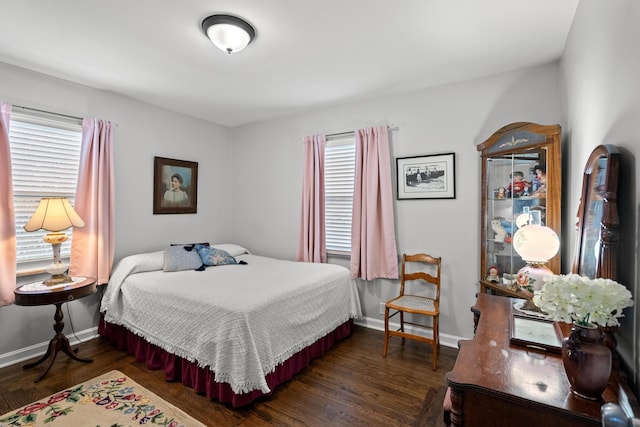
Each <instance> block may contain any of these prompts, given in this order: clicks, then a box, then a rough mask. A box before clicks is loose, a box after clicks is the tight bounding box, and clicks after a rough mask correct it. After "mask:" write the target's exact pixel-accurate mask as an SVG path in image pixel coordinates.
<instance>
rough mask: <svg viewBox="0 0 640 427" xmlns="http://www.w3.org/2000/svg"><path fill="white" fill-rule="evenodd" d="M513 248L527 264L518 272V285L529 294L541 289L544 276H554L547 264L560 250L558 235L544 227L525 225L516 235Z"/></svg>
mask: <svg viewBox="0 0 640 427" xmlns="http://www.w3.org/2000/svg"><path fill="white" fill-rule="evenodd" d="M513 248H514V249H515V251H516V252H517V253H518V255H520V257H521V258H522V259H523V260H524V261H526V263H527V265H525V266H524V267H522V268H521V269H520V271H518V278H517V281H518V284H519V285H520V286H522V287H524V288H525V289H526V290H528V291H529V292H533V291H534V290H539V289H541V288H542V285H543V284H544V283H543V281H542V279H543V278H544V276H546V275H550V274H553V273H552V271H551V270H549V268H548V267H547V266H546V265H545V263H546V262H547V261H549V260H550V259H551V258H553V257H554V256H555V255H556V254H557V253H558V250H559V249H560V239H559V238H558V235H557V234H556V233H555V231H553V230H552V229H551V228H549V227H546V226H543V225H535V224H529V225H525V226H523V227H521V228H519V229H518V231H516V233H515V234H514V236H513Z"/></svg>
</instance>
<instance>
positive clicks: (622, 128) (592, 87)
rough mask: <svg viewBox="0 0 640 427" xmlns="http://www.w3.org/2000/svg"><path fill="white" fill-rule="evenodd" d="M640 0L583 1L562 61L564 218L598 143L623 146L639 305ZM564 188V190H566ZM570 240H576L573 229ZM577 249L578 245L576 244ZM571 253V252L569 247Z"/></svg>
mask: <svg viewBox="0 0 640 427" xmlns="http://www.w3.org/2000/svg"><path fill="white" fill-rule="evenodd" d="M638 20H640V2H638V1H637V0H614V1H607V2H602V1H598V0H581V1H580V4H579V6H578V10H577V13H576V17H575V19H574V23H573V27H572V29H571V32H570V36H569V39H568V41H567V45H566V48H565V54H564V57H563V60H562V68H561V69H562V73H561V74H562V80H563V82H564V83H563V84H564V85H565V86H566V101H565V102H566V105H567V125H568V126H567V129H568V132H569V133H570V135H571V144H570V146H569V153H570V158H569V168H568V170H569V172H570V173H569V174H567V175H565V176H566V178H565V179H567V181H568V187H567V191H568V193H569V194H571V195H573V196H574V197H572V198H571V199H570V204H569V206H568V209H567V210H566V211H565V216H564V218H563V222H564V223H565V224H572V225H573V224H575V213H576V212H577V210H578V197H579V194H580V191H581V186H582V182H581V181H580V180H581V176H582V170H583V168H584V165H585V163H586V161H587V158H588V157H589V154H590V153H591V151H592V150H593V149H594V148H595V147H596V146H598V145H599V144H613V145H616V146H618V148H620V149H621V151H622V162H621V164H622V171H621V179H620V183H619V188H618V189H619V195H618V209H619V214H620V233H619V236H620V245H619V252H620V255H621V256H620V257H619V259H618V281H619V282H621V283H623V284H625V285H626V286H627V287H629V288H630V289H631V290H632V293H633V294H634V300H635V301H636V305H637V304H638V298H639V295H640V285H639V284H638V277H639V268H640V264H639V263H638V258H639V256H640V254H639V252H638V244H639V241H638V230H639V227H638V219H639V217H638V200H640V198H639V196H638V188H640V186H639V183H640V182H639V177H638V172H637V171H638V156H639V155H640V133H639V132H638V124H639V123H640V79H639V76H640V54H639V53H638V52H639V51H638V49H639V47H640V26H638ZM565 194H566V193H565ZM570 231H571V239H572V240H571V241H575V238H576V236H575V234H576V233H575V230H574V229H570ZM572 249H573V248H572ZM571 257H573V252H572V253H571ZM634 313H635V310H628V311H627V317H625V318H623V319H622V327H621V330H620V333H619V334H618V350H619V352H620V353H621V356H622V358H623V360H624V361H625V362H626V363H627V364H629V365H630V366H631V367H632V369H633V371H634V372H635V375H634V376H635V378H634V381H638V377H637V372H638V366H639V365H640V360H639V358H640V355H639V353H638V345H639V344H638V331H639V330H640V329H639V327H640V326H639V325H640V323H639V322H640V316H634Z"/></svg>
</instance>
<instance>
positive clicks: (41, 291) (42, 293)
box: [14, 277, 96, 382]
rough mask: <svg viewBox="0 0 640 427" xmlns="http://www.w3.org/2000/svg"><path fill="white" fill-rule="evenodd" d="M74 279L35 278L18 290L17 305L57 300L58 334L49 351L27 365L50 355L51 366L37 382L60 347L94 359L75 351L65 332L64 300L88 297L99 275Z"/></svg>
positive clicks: (15, 292) (54, 326) (56, 329)
mask: <svg viewBox="0 0 640 427" xmlns="http://www.w3.org/2000/svg"><path fill="white" fill-rule="evenodd" d="M72 279H73V282H70V283H64V284H60V285H54V286H47V285H45V284H43V283H42V282H33V283H27V284H26V285H22V286H20V287H19V288H17V289H16V290H15V291H14V294H15V297H16V300H15V303H16V305H24V306H33V305H49V304H54V305H55V306H56V313H55V315H54V317H53V319H54V320H55V324H54V325H53V330H54V331H55V332H56V334H55V335H54V337H53V338H52V339H51V341H49V347H48V348H47V352H46V353H45V354H44V355H43V356H42V357H41V358H40V359H38V360H37V361H36V362H33V363H29V364H27V365H24V367H23V368H24V369H30V368H33V367H34V366H36V365H39V364H40V363H42V362H44V361H45V360H47V359H49V364H48V365H47V369H45V371H44V372H43V373H42V374H40V375H39V376H38V378H36V380H35V382H38V381H40V380H41V379H42V378H43V377H44V376H45V375H46V374H47V372H49V369H51V366H52V365H53V362H54V361H55V360H56V356H57V354H58V352H59V351H62V352H63V353H65V354H66V355H67V356H69V357H70V358H72V359H73V360H77V361H78V362H84V363H91V362H93V360H91V359H83V358H80V357H78V356H76V355H75V352H76V351H77V349H76V350H75V351H74V350H72V349H71V345H70V344H69V340H68V339H67V337H66V336H65V335H64V334H63V333H62V329H64V322H63V321H62V319H63V317H64V316H63V314H62V304H64V303H65V302H67V301H73V300H74V299H78V298H82V297H86V296H87V295H91V294H93V293H95V291H96V279H95V278H93V277H73V278H72Z"/></svg>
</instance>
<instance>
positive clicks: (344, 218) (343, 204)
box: [324, 134, 356, 254]
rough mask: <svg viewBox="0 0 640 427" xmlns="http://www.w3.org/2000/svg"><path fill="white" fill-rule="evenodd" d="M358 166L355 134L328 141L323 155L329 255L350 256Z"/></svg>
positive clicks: (328, 139)
mask: <svg viewBox="0 0 640 427" xmlns="http://www.w3.org/2000/svg"><path fill="white" fill-rule="evenodd" d="M355 165H356V141H355V135H354V134H349V135H347V136H340V137H335V138H331V137H329V138H327V145H326V147H325V152H324V180H325V181H324V182H325V196H324V197H325V230H326V246H327V252H329V253H331V252H333V253H342V254H345V253H346V254H348V253H351V211H352V208H353V180H354V175H355Z"/></svg>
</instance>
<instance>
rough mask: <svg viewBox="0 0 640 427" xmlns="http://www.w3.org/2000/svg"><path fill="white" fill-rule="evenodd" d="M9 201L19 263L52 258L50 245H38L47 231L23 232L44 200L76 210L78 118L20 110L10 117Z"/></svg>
mask: <svg viewBox="0 0 640 427" xmlns="http://www.w3.org/2000/svg"><path fill="white" fill-rule="evenodd" d="M9 141H10V145H11V168H12V178H13V200H14V209H15V220H16V246H17V262H18V264H19V265H20V264H23V265H24V264H26V263H30V262H32V261H39V260H47V261H50V260H51V259H52V256H53V253H52V250H51V245H50V244H49V243H46V242H44V241H43V240H42V238H43V237H44V235H45V234H46V233H47V231H45V230H40V231H36V232H31V233H30V232H27V231H25V230H24V228H23V227H24V225H25V224H26V223H27V221H29V219H30V218H31V215H33V213H34V212H35V210H36V207H37V206H38V203H39V202H40V199H41V198H42V197H67V198H68V199H69V202H70V203H71V205H74V202H75V194H76V183H77V179H78V164H79V161H80V145H81V141H82V123H81V121H80V120H79V119H71V118H68V117H66V116H58V115H56V114H52V113H41V112H35V111H34V112H32V111H27V110H25V111H19V112H16V111H15V109H14V111H13V112H12V113H11V122H10V125H9ZM66 233H67V236H69V240H67V241H66V242H65V243H63V244H62V247H61V256H62V257H68V256H69V254H70V250H71V249H70V248H71V234H72V233H71V230H67V231H66Z"/></svg>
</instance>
